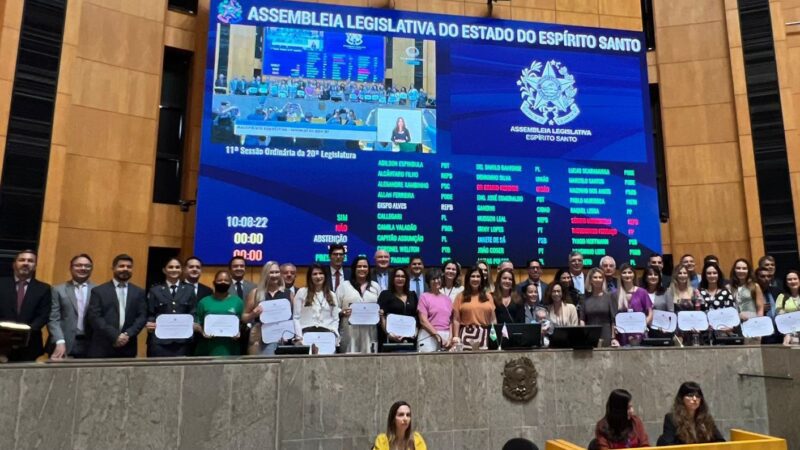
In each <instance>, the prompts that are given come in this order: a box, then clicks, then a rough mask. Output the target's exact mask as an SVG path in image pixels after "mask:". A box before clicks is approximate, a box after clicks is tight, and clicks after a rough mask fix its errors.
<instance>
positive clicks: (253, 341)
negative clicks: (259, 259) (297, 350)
mask: <svg viewBox="0 0 800 450" xmlns="http://www.w3.org/2000/svg"><path fill="white" fill-rule="evenodd" d="M278 299H285V300H286V301H288V302H289V304H290V306H291V295H290V294H289V293H288V292H287V291H286V290H285V284H284V282H283V277H281V267H280V265H279V264H278V263H277V262H276V261H267V262H266V264H264V267H262V268H261V279H260V280H258V284H257V285H256V288H255V289H253V290H251V291H250V293H249V294H247V299H246V300H245V304H244V314H242V323H250V324H252V327H251V328H250V329H249V330H250V333H249V335H248V336H245V337H244V339H248V344H247V354H248V355H267V356H268V355H274V354H275V349H277V348H278V342H273V343H271V344H264V342H263V341H262V340H261V321H260V320H259V317H261V313H262V312H263V308H262V306H261V302H263V301H268V300H269V301H271V300H278ZM289 340H291V338H289Z"/></svg>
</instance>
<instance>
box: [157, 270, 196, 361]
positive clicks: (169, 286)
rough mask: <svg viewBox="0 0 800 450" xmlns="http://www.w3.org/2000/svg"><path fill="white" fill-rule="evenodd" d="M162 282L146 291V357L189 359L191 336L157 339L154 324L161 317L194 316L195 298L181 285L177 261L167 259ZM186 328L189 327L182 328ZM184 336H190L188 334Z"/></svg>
mask: <svg viewBox="0 0 800 450" xmlns="http://www.w3.org/2000/svg"><path fill="white" fill-rule="evenodd" d="M161 270H162V272H164V276H165V278H166V279H165V280H164V283H163V284H157V285H155V286H153V287H152V288H150V292H149V293H148V294H147V324H146V325H145V327H146V328H147V356H148V357H154V356H156V357H157V356H189V355H191V354H192V336H191V335H190V336H189V337H188V338H186V339H160V338H158V337H157V335H156V320H157V318H158V316H160V315H162V314H189V315H191V316H194V313H195V309H196V308H197V298H196V297H195V296H194V289H192V286H190V285H188V284H181V275H182V274H183V270H182V267H181V261H180V260H179V259H178V258H170V259H169V261H167V263H166V264H164V268H163V269H161ZM186 325H187V327H188V326H189V325H191V323H187V324H186ZM187 332H188V333H190V334H191V331H188V328H187Z"/></svg>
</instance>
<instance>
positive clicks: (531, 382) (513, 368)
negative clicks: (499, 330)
mask: <svg viewBox="0 0 800 450" xmlns="http://www.w3.org/2000/svg"><path fill="white" fill-rule="evenodd" d="M537 376H538V373H537V372H536V367H534V365H533V361H531V360H530V359H529V358H526V357H524V356H523V357H521V358H517V359H512V360H511V361H509V362H507V363H506V367H505V369H503V395H504V396H505V397H506V398H507V399H509V400H511V401H512V402H528V401H530V400H531V399H532V398H533V397H536V393H537V392H539V386H538V382H537V380H536V377H537Z"/></svg>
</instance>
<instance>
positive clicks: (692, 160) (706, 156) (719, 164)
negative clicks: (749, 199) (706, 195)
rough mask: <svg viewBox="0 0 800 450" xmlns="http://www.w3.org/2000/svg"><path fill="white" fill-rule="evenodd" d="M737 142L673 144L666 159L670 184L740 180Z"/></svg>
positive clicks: (699, 183)
mask: <svg viewBox="0 0 800 450" xmlns="http://www.w3.org/2000/svg"><path fill="white" fill-rule="evenodd" d="M738 159H739V147H738V146H737V144H736V142H723V143H719V144H699V145H686V146H672V147H670V148H669V158H667V160H666V165H667V173H668V174H669V184H670V186H697V185H702V184H707V183H735V182H738V181H740V180H741V178H742V174H741V171H740V169H739V160H738Z"/></svg>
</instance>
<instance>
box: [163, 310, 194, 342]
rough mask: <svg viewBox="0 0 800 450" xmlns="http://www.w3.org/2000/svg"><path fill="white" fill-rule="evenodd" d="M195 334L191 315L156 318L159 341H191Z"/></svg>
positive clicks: (171, 315)
mask: <svg viewBox="0 0 800 450" xmlns="http://www.w3.org/2000/svg"><path fill="white" fill-rule="evenodd" d="M192 334H194V317H192V315H191V314H161V315H160V316H158V317H156V337H157V338H159V339H189V338H190V337H192Z"/></svg>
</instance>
